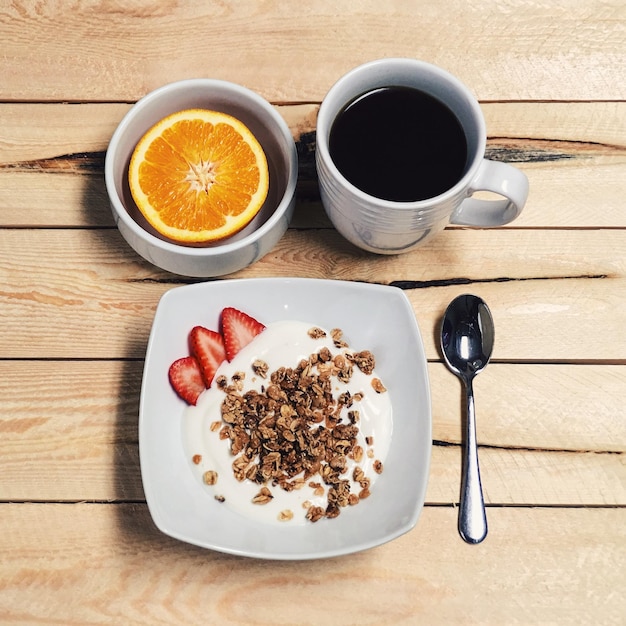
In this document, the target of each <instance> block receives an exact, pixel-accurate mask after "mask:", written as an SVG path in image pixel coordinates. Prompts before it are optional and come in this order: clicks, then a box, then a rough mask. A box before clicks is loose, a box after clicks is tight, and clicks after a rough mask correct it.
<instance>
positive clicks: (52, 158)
mask: <svg viewBox="0 0 626 626" xmlns="http://www.w3.org/2000/svg"><path fill="white" fill-rule="evenodd" d="M129 108H130V105H126V104H85V105H70V104H45V105H44V104H29V105H16V104H0V136H2V137H3V138H4V141H3V143H2V144H0V183H1V184H0V207H2V211H1V213H0V225H6V226H26V227H28V226H55V227H58V226H89V227H93V226H112V225H113V219H112V217H111V214H110V210H109V206H108V200H107V196H106V190H105V188H104V178H103V163H104V153H105V151H106V148H107V145H108V142H109V139H110V137H111V135H112V134H113V132H114V130H115V127H116V125H117V123H118V122H119V120H120V119H121V118H122V116H123V115H124V113H126V111H127V110H128V109H129ZM317 108H318V107H317V105H292V106H278V107H277V110H278V111H279V112H280V113H281V114H282V115H283V117H284V118H285V120H286V121H287V123H288V124H289V127H290V128H291V130H292V133H293V135H294V137H295V139H296V141H297V143H298V150H299V154H300V180H299V190H298V196H299V198H300V206H299V207H298V210H297V212H296V216H295V218H294V227H296V228H302V227H312V226H313V227H315V226H319V225H320V224H322V225H324V226H330V222H329V221H328V220H327V219H326V218H325V216H324V215H323V210H322V209H321V207H320V205H319V200H318V192H317V181H316V175H315V164H314V147H315V138H314V130H315V118H316V114H317ZM482 108H483V111H484V113H485V117H486V119H487V125H488V129H489V134H490V138H489V140H488V150H487V155H488V156H489V158H494V159H498V160H504V161H512V162H514V163H515V164H516V165H517V166H518V167H520V168H521V169H523V170H524V171H525V172H526V174H527V175H528V176H529V179H530V188H531V193H530V197H529V201H528V204H527V206H526V208H525V210H524V211H523V213H522V215H521V216H520V217H519V218H518V219H517V220H516V221H515V222H513V224H511V225H510V226H507V228H521V227H561V228H562V227H577V228H581V227H592V228H598V227H626V205H625V204H624V202H622V199H623V198H624V196H625V195H626V176H624V171H625V167H626V130H624V129H626V103H623V102H620V103H617V102H596V103H551V104H550V105H548V106H546V105H545V104H544V103H542V104H538V103H484V104H483V105H482ZM600 190H602V193H601V194H600ZM600 196H601V197H602V205H601V206H600V207H598V208H599V210H590V207H597V206H598V198H599V197H600ZM320 218H321V221H320Z"/></svg>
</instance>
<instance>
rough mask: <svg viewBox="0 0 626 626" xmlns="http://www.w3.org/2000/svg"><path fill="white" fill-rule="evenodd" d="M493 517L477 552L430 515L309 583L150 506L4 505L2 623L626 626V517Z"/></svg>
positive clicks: (497, 513)
mask: <svg viewBox="0 0 626 626" xmlns="http://www.w3.org/2000/svg"><path fill="white" fill-rule="evenodd" d="M489 516H490V517H489V521H490V534H489V536H488V537H487V539H486V540H485V542H484V543H482V544H480V545H479V546H469V545H467V544H464V543H463V542H462V541H461V540H460V538H459V537H458V535H457V532H456V511H455V509H453V508H447V507H446V508H440V507H436V508H432V507H428V508H426V509H425V510H424V512H423V514H422V516H421V518H420V520H419V522H418V525H417V527H416V528H415V529H413V530H412V531H411V532H409V533H408V534H406V535H404V536H403V537H401V538H399V539H397V540H395V541H393V542H391V543H388V544H385V545H383V546H380V547H378V548H374V549H372V550H369V551H366V552H363V553H360V554H355V555H350V556H346V557H341V558H335V559H325V560H320V561H312V562H310V563H308V564H307V566H306V575H303V573H302V564H301V563H298V562H289V561H285V562H267V561H263V560H253V559H244V558H237V557H231V556H228V555H222V554H219V553H216V552H211V551H208V550H202V549H199V548H195V547H193V546H190V545H187V544H183V543H180V542H177V541H175V540H173V539H170V538H168V537H166V536H165V535H162V534H161V533H160V532H159V531H158V530H157V529H156V528H155V527H154V526H153V524H152V522H151V520H150V517H149V514H148V512H147V510H146V507H145V506H142V505H90V504H74V505H49V504H47V505H42V504H3V505H0V524H1V525H2V528H3V533H2V534H1V535H0V551H1V552H2V555H3V558H2V563H1V564H0V620H1V621H2V622H3V623H41V622H46V623H63V624H70V625H71V624H87V623H88V624H108V623H124V624H129V625H132V624H144V623H146V622H149V623H151V624H165V623H167V624H171V625H173V624H194V623H209V624H232V625H233V626H235V625H238V624H240V625H244V624H245V625H246V626H248V625H249V624H250V623H251V621H250V620H251V616H254V617H253V619H254V624H255V625H257V626H269V625H270V624H271V625H272V626H280V625H287V624H294V623H297V624H301V625H302V626H307V625H313V624H338V623H340V624H346V625H348V624H356V623H357V622H356V621H355V620H356V619H357V618H356V614H355V612H354V607H355V605H358V608H359V611H358V615H359V617H358V623H359V624H371V625H374V624H382V623H386V624H396V625H398V626H412V625H413V624H415V623H416V622H420V623H428V624H434V623H443V624H464V623H481V624H494V625H496V624H497V625H500V624H503V623H510V622H511V621H514V622H516V623H526V624H537V623H543V624H555V623H573V622H575V623H589V624H590V623H602V624H617V623H620V622H621V620H622V618H623V615H624V613H625V612H626V598H625V596H624V594H623V593H621V589H622V587H623V572H624V567H625V566H626V534H625V532H626V531H625V529H626V524H624V518H625V512H624V510H623V509H591V510H590V509H552V508H548V509H527V508H523V509H517V508H497V509H490V510H489ZM42 529H45V534H42V532H43V531H42ZM42 540H45V545H42ZM460 564H462V567H461V566H460ZM598 580H601V581H602V584H601V585H599V584H598ZM477 590H481V592H480V593H478V592H477ZM287 598H288V601H286V599H287Z"/></svg>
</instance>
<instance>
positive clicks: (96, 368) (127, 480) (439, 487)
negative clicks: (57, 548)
mask: <svg viewBox="0 0 626 626" xmlns="http://www.w3.org/2000/svg"><path fill="white" fill-rule="evenodd" d="M142 369H143V363H142V362H141V361H102V362H100V361H97V362H93V361H66V362H38V361H35V362H32V361H0V397H2V398H3V403H2V408H1V409H0V472H1V473H2V477H3V479H2V482H1V483H0V500H5V501H6V500H9V501H18V500H21V501H38V500H60V501H65V500H68V501H81V500H104V501H108V500H143V499H144V494H143V489H142V485H141V477H140V469H139V455H138V445H137V442H138V433H137V416H138V411H139V391H140V386H141V373H142ZM429 376H430V381H431V394H432V410H433V439H434V442H435V445H434V447H433V458H432V466H431V478H430V482H429V488H428V493H427V502H429V503H436V504H450V503H453V502H457V501H458V494H459V482H460V478H459V477H460V468H461V449H460V445H459V442H460V441H461V437H462V434H461V421H462V420H461V416H462V411H463V410H462V402H461V389H460V385H459V384H458V383H457V381H456V379H454V378H453V376H452V374H450V373H449V372H448V371H447V369H446V368H445V367H444V366H443V365H442V364H441V363H431V364H430V365H429ZM33 381H36V387H35V386H34V382H33ZM589 381H592V382H593V385H591V386H584V385H583V384H582V383H583V382H587V383H589ZM590 387H591V389H592V390H593V392H591V393H590V392H589V388H590ZM625 388H626V366H597V365H595V366H594V365H588V366H584V365H577V366H571V365H570V366H556V365H507V364H500V363H493V364H491V365H490V366H489V367H488V368H487V370H485V372H484V373H483V374H481V377H480V378H479V379H478V380H477V381H476V401H477V416H478V439H479V443H480V445H481V453H480V454H481V465H482V473H483V483H484V487H485V498H486V501H487V502H488V503H490V504H526V505H546V504H561V505H596V506H597V505H626V465H625V464H624V460H623V459H624V454H625V453H626V436H625V431H624V428H623V420H622V413H623V410H622V407H623V391H624V389H625ZM34 389H36V391H34ZM502 389H507V393H506V394H504V395H503V394H501V393H499V392H500V391H501V390H502ZM589 423H593V424H594V428H593V430H592V431H590V430H589V427H588V425H589Z"/></svg>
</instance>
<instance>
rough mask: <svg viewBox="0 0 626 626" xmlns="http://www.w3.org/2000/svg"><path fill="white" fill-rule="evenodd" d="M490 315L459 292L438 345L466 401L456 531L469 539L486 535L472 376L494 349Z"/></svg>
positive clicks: (477, 301)
mask: <svg viewBox="0 0 626 626" xmlns="http://www.w3.org/2000/svg"><path fill="white" fill-rule="evenodd" d="M493 335H494V328H493V319H492V317H491V313H490V311H489V308H488V307H487V305H486V304H485V302H484V301H483V300H482V299H481V298H479V297H478V296H473V295H470V294H465V295H462V296H458V297H457V298H455V299H454V300H452V302H451V303H450V304H449V305H448V308H447V309H446V313H445V315H444V317H443V324H442V326H441V349H442V350H443V354H444V357H445V359H446V363H447V364H448V367H449V368H450V369H451V370H452V371H453V372H454V373H455V374H456V375H457V376H458V377H459V378H460V379H461V380H462V381H463V383H464V385H465V393H466V404H467V423H466V428H467V432H466V438H465V449H464V451H463V478H462V482H461V502H460V506H459V533H460V535H461V537H463V539H464V540H465V541H467V542H468V543H480V542H481V541H482V540H483V539H484V538H485V537H486V536H487V516H486V514H485V502H484V500H483V491H482V485H481V482H480V469H479V467H478V450H477V446H476V419H475V415H474V392H473V388H472V381H473V379H474V376H476V374H478V372H480V371H481V370H482V369H484V368H485V367H486V366H487V363H488V362H489V359H490V357H491V352H492V350H493Z"/></svg>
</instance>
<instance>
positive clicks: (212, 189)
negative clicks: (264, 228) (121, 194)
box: [128, 109, 269, 244]
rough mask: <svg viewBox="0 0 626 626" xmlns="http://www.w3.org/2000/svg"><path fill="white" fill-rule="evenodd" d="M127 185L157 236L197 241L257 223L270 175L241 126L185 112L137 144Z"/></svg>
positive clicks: (226, 118)
mask: <svg viewBox="0 0 626 626" xmlns="http://www.w3.org/2000/svg"><path fill="white" fill-rule="evenodd" d="M128 182H129V185H130V191H131V194H132V197H133V199H134V201H135V204H136V205H137V207H138V209H139V210H140V212H141V213H142V214H143V215H144V217H145V218H146V219H147V221H148V222H149V223H150V224H151V225H152V226H153V228H154V229H155V230H156V231H157V232H158V233H160V234H161V235H164V236H165V237H168V238H169V239H172V240H174V241H177V242H182V243H196V244H198V243H207V242H212V241H218V240H221V239H224V238H225V237H229V236H231V235H233V234H234V233H236V232H238V231H240V230H241V229H242V228H244V227H245V226H246V225H247V224H248V223H249V222H250V221H251V220H252V219H253V218H254V216H255V215H256V214H257V213H258V212H259V210H260V209H261V207H262V206H263V203H264V202H265V198H266V197H267V193H268V189H269V170H268V164H267V159H266V156H265V153H264V150H263V147H262V146H261V144H260V143H259V142H258V140H257V139H256V138H255V136H254V135H253V134H252V132H251V131H250V130H249V129H248V128H247V127H246V126H245V125H244V124H243V123H242V122H241V121H239V120H238V119H235V118H234V117H232V116H230V115H227V114H225V113H220V112H217V111H209V110H206V109H188V110H184V111H179V112H177V113H173V114H171V115H169V116H168V117H166V118H165V119H163V120H161V121H160V122H158V123H157V124H155V125H154V126H153V127H152V128H151V129H150V130H148V132H147V133H146V134H145V135H144V136H143V137H142V138H141V139H140V140H139V142H138V144H137V146H136V148H135V150H134V152H133V155H132V157H131V161H130V166H129V169H128Z"/></svg>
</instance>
